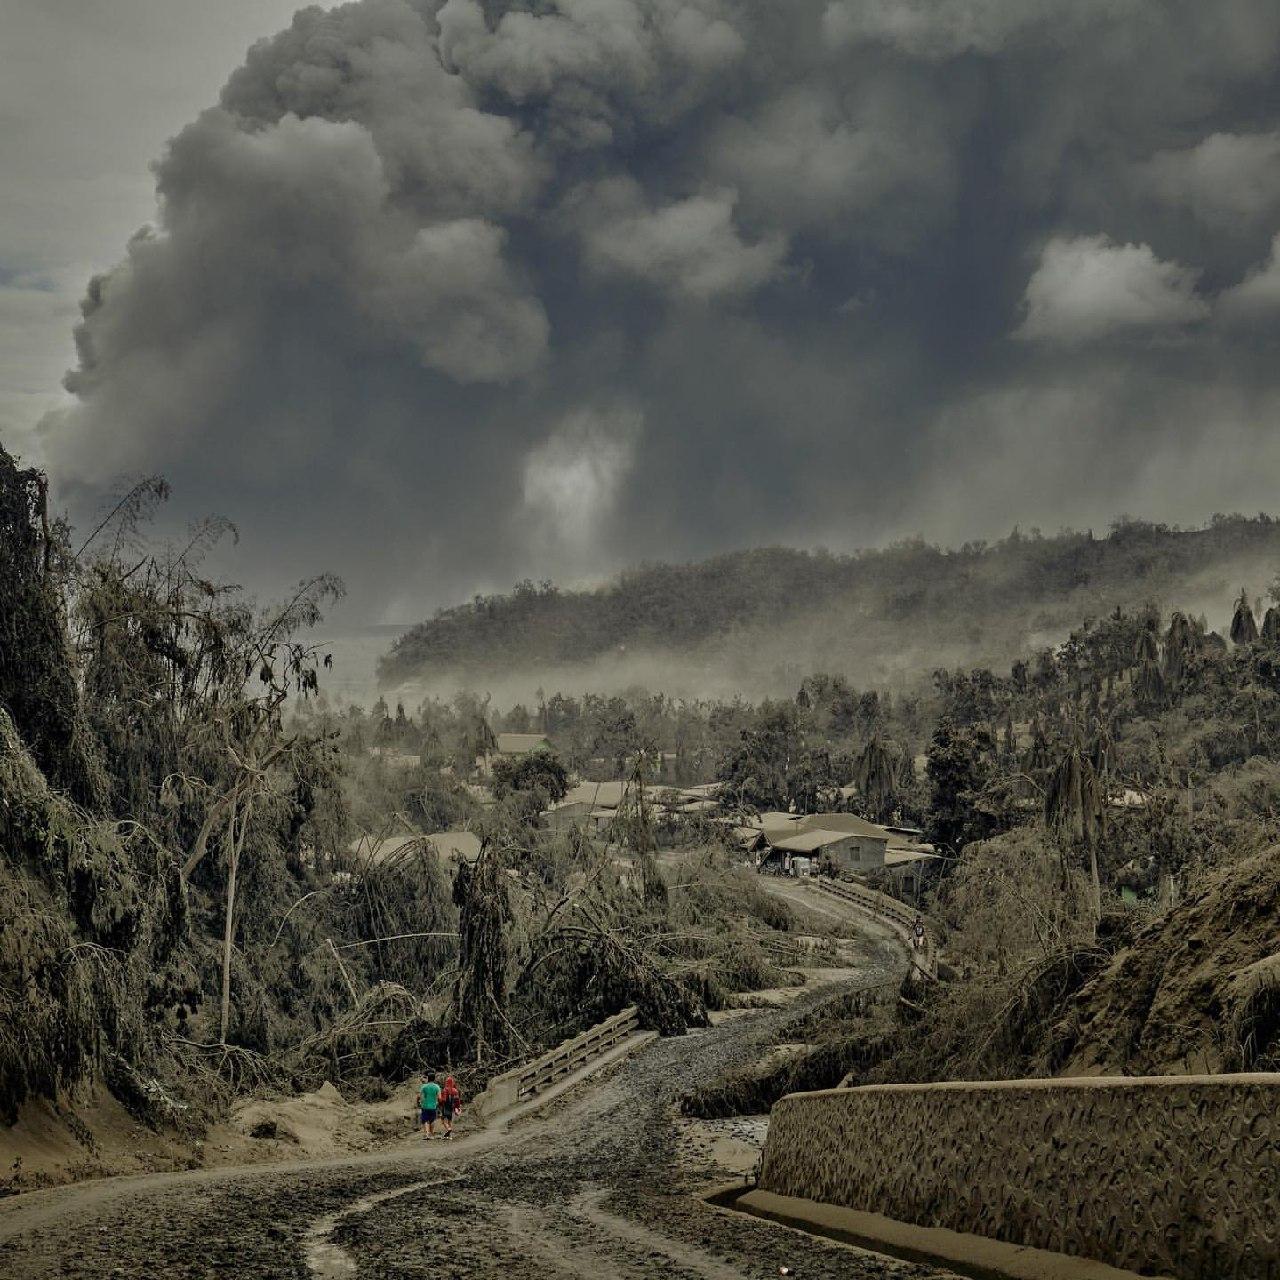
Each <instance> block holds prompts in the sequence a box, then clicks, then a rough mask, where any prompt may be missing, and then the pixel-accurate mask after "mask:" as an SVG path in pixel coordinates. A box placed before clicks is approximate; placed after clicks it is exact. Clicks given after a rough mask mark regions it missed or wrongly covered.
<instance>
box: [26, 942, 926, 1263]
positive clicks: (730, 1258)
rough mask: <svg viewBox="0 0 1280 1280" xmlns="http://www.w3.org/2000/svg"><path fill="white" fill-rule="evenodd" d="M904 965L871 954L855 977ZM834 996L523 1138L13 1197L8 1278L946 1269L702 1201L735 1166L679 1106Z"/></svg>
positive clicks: (547, 1115)
mask: <svg viewBox="0 0 1280 1280" xmlns="http://www.w3.org/2000/svg"><path fill="white" fill-rule="evenodd" d="M889 963H890V961H889V960H888V958H887V955H886V953H885V952H884V951H883V950H881V951H878V952H877V951H875V950H874V949H869V954H868V957H867V964H866V967H865V969H864V971H863V973H862V974H860V975H859V977H858V979H857V981H858V982H859V983H863V982H869V981H873V980H875V979H876V978H877V977H878V976H882V974H883V973H884V972H885V969H884V966H885V965H887V964H889ZM836 990H838V988H832V987H827V988H825V989H822V990H818V991H814V992H811V993H806V994H804V995H802V996H801V997H800V998H799V999H798V1000H797V1001H796V1002H795V1003H794V1004H792V1005H791V1006H790V1007H789V1008H784V1009H769V1010H762V1011H753V1012H750V1013H741V1014H738V1015H734V1016H732V1017H730V1018H728V1019H726V1020H724V1021H722V1022H720V1023H719V1025H717V1026H715V1027H712V1028H709V1029H707V1030H704V1031H699V1032H694V1033H691V1034H689V1035H686V1036H683V1037H679V1038H673V1039H668V1040H660V1041H658V1042H656V1043H654V1044H651V1045H650V1046H648V1047H647V1048H645V1049H643V1050H641V1051H640V1052H639V1053H637V1054H636V1055H634V1056H633V1057H631V1058H630V1059H628V1060H627V1061H625V1062H624V1063H622V1064H621V1065H620V1066H618V1067H617V1068H615V1069H614V1071H613V1073H612V1074H611V1075H610V1076H609V1077H608V1078H606V1079H604V1080H600V1079H597V1080H594V1081H591V1082H589V1083H587V1084H586V1085H584V1086H583V1087H582V1088H581V1089H579V1090H577V1091H575V1092H574V1093H572V1094H570V1095H567V1096H566V1097H565V1098H563V1099H561V1100H560V1101H559V1103H557V1104H555V1105H554V1106H553V1107H551V1108H550V1109H548V1110H546V1111H544V1112H543V1113H541V1114H539V1115H537V1116H536V1117H532V1118H530V1119H528V1120H527V1121H525V1122H524V1123H522V1124H521V1125H518V1126H516V1127H515V1128H513V1129H512V1130H511V1131H510V1132H507V1133H501V1132H499V1131H497V1130H495V1129H490V1130H487V1131H484V1132H481V1133H477V1134H475V1135H473V1136H469V1137H466V1138H460V1139H459V1140H457V1141H455V1142H452V1143H445V1142H443V1141H439V1140H436V1141H434V1142H426V1141H422V1140H415V1141H414V1142H413V1143H412V1145H406V1146H404V1147H402V1148H398V1149H396V1150H394V1151H390V1152H386V1153H384V1154H380V1155H375V1156H365V1157H359V1158H356V1159H345V1160H340V1161H327V1162H323V1163H321V1162H312V1163H309V1164H292V1165H281V1166H272V1167H265V1168H261V1167H260V1168H256V1169H247V1170H246V1169H240V1170H236V1169H224V1170H217V1171H208V1172H196V1173H188V1174H161V1175H154V1176H151V1177H139V1178H121V1179H109V1180H106V1181H102V1182H97V1183H88V1184H83V1185H81V1186H76V1187H63V1188H58V1189H56V1190H52V1191H44V1192H35V1193H32V1194H30V1195H25V1196H19V1197H15V1198H13V1199H11V1200H9V1201H6V1202H2V1203H0V1275H3V1276H5V1277H12V1278H13V1280H53V1278H54V1277H67V1278H68V1280H76V1278H79V1277H85V1278H88V1277H93V1278H94V1280H98V1277H113V1276H122V1277H126V1276H127V1277H151V1276H155V1277H161V1276H164V1277H175V1278H176V1277H182V1278H186V1277H216V1276H236V1277H241V1278H244V1280H256V1278H259V1277H311V1276H328V1277H344V1276H353V1275H355V1276H361V1277H368V1278H369V1280H392V1278H396V1280H399V1278H402V1277H404V1278H408V1277H415V1278H416V1277H423V1278H425V1277H431V1278H432V1280H440V1278H446V1280H454V1278H456V1280H463V1278H469V1277H477V1278H483V1280H496V1278H497V1277H502V1280H519V1278H521V1277H535V1276H536V1277H539V1280H543V1278H545V1277H548V1276H582V1277H615V1276H616V1277H623V1278H626V1277H632V1276H641V1275H644V1276H649V1275H657V1274H659V1273H660V1274H662V1275H665V1276H670V1277H672V1280H684V1278H685V1277H706V1278H709V1280H730V1278H731V1277H740V1276H760V1277H763V1276H776V1275H779V1274H781V1273H782V1272H781V1269H782V1268H783V1267H786V1268H789V1269H790V1271H791V1273H792V1274H794V1275H796V1276H799V1277H811V1278H812V1280H827V1278H829V1280H836V1277H840V1278H842V1280H844V1278H856V1277H863V1276H866V1277H873V1276H874V1277H882V1276H903V1277H907V1276H911V1277H926V1276H941V1275H943V1274H945V1273H942V1272H938V1271H934V1270H931V1269H929V1268H926V1267H919V1266H913V1265H910V1264H906V1263H900V1262H895V1261H891V1260H889V1259H886V1258H882V1257H879V1256H878V1255H874V1254H868V1253H863V1252H860V1251H858V1250H854V1249H850V1248H848V1247H845V1246H841V1245H837V1244H834V1243H828V1242H826V1241H822V1240H818V1239H814V1238H810V1237H807V1236H804V1235H801V1234H799V1233H797V1232H794V1231H790V1230H787V1229H786V1228H783V1227H778V1226H775V1225H772V1224H769V1223H764V1222H760V1221H757V1220H754V1219H750V1218H746V1217H744V1216H741V1215H738V1214H732V1213H729V1212H727V1211H724V1210H719V1209H715V1208H712V1207H710V1206H708V1205H707V1204H705V1203H704V1202H703V1201H702V1200H700V1199H699V1193H701V1192H703V1191H705V1190H707V1189H709V1188H710V1187H712V1186H715V1185H717V1184H722V1183H724V1182H725V1181H726V1179H727V1178H728V1176H729V1172H728V1171H727V1170H726V1168H725V1167H724V1166H723V1165H722V1164H720V1163H719V1161H718V1160H717V1156H716V1146H715V1144H714V1143H711V1142H709V1141H707V1140H705V1135H703V1137H702V1138H699V1136H698V1134H699V1131H698V1130H697V1129H696V1128H695V1129H692V1130H691V1129H690V1128H689V1127H688V1126H687V1125H686V1124H683V1123H681V1122H679V1121H678V1120H677V1118H676V1116H675V1111H674V1107H673V1105H672V1103H673V1100H674V1099H675V1097H676V1096H678V1094H680V1093H681V1092H683V1091H684V1090H685V1089H687V1088H691V1087H694V1086H697V1085H699V1084H705V1083H710V1082H711V1081H712V1080H714V1079H715V1078H716V1077H717V1076H718V1075H719V1074H720V1073H721V1072H723V1071H725V1070H727V1069H730V1068H733V1067H736V1066H739V1065H742V1064H744V1063H748V1062H751V1061H755V1060H758V1059H759V1058H760V1057H761V1056H763V1054H764V1053H765V1052H766V1051H767V1049H768V1046H769V1045H770V1044H771V1043H772V1042H773V1040H775V1039H776V1038H777V1037H778V1035H779V1034H780V1031H781V1028H782V1027H783V1026H784V1024H785V1023H786V1022H787V1021H788V1020H789V1019H791V1018H793V1017H795V1016H796V1015H797V1014H798V1013H802V1012H804V1011H805V1010H806V1009H807V1008H809V1007H812V1006H813V1005H814V1004H816V1003H818V1002H821V1001H823V1000H826V999H829V998H831V996H832V995H833V994H834V993H835V991H836ZM380 1195H381V1196H382V1197H383V1198H380V1199H379V1198H378V1197H379V1196H380Z"/></svg>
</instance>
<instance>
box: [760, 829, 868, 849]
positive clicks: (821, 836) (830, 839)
mask: <svg viewBox="0 0 1280 1280" xmlns="http://www.w3.org/2000/svg"><path fill="white" fill-rule="evenodd" d="M855 838H856V833H853V832H849V831H803V832H801V833H800V835H798V836H786V837H784V838H782V839H779V840H770V841H769V843H770V844H771V845H773V847H774V848H775V849H785V850H786V851H787V852H788V853H812V852H813V851H814V850H815V849H825V848H827V847H828V846H829V845H833V844H839V843H840V842H841V841H842V840H851V839H855Z"/></svg>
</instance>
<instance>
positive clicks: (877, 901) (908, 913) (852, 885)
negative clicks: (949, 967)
mask: <svg viewBox="0 0 1280 1280" xmlns="http://www.w3.org/2000/svg"><path fill="white" fill-rule="evenodd" d="M813 883H814V884H816V885H817V886H818V888H819V889H821V890H823V891H824V892H825V893H829V894H831V895H832V896H833V897H837V898H843V899H844V901H846V902H850V903H853V905H854V906H858V907H861V908H862V909H863V910H864V911H866V912H868V913H869V914H870V915H873V916H875V917H877V918H878V919H880V920H882V921H884V923H885V924H887V925H888V926H889V927H890V928H891V929H893V931H894V932H895V933H896V934H898V936H899V937H900V938H902V940H903V941H904V942H905V943H906V944H907V945H908V947H910V946H911V931H912V926H913V925H914V924H915V922H916V915H917V913H916V912H915V911H913V910H912V909H911V908H910V907H909V906H907V904H906V903H905V902H900V901H899V900H898V899H897V898H893V897H890V896H889V894H887V893H881V892H880V891H879V890H878V889H871V888H869V887H868V886H867V885H865V884H858V883H857V882H856V881H852V880H827V879H823V878H821V877H819V878H817V879H815V880H814V881H813ZM911 957H912V961H913V963H914V964H915V965H916V967H917V968H918V969H920V971H921V972H923V973H925V974H927V975H928V976H929V977H931V978H936V977H937V976H938V949H937V947H936V946H935V945H934V941H933V938H932V937H931V936H930V935H929V933H928V932H927V931H926V933H925V939H924V954H923V955H919V954H918V953H917V952H916V951H915V950H914V949H913V950H912V952H911Z"/></svg>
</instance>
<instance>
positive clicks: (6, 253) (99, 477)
mask: <svg viewBox="0 0 1280 1280" xmlns="http://www.w3.org/2000/svg"><path fill="white" fill-rule="evenodd" d="M531 7H532V6H530V5H528V4H519V3H504V2H502V0H483V3H482V2H480V0H447V2H445V0H359V2H358V3H355V4H351V5H347V6H344V7H343V8H341V9H338V10H334V11H333V12H332V13H325V12H324V11H323V10H321V9H309V10H305V11H303V12H301V13H300V14H299V15H298V16H297V17H295V18H293V19H292V22H291V21H290V15H291V9H292V6H291V5H287V4H279V3H271V2H264V0H252V2H251V0H223V2H222V3H219V4H216V5H215V4H209V3H207V2H203V3H200V4H196V3H193V2H192V0H115V2H114V3H112V4H111V5H109V6H108V5H103V4H98V3H89V2H88V0H0V31H2V32H3V45H0V59H2V60H3V65H2V66H0V166H2V169H0V172H2V173H3V182H2V183H0V438H2V439H3V440H4V442H5V444H6V445H7V446H8V447H9V448H10V449H14V450H16V451H18V452H20V453H22V454H23V455H24V456H26V457H28V458H30V459H32V460H35V461H39V462H41V463H42V464H44V465H46V466H48V467H49V469H50V471H51V473H52V475H53V478H54V480H55V482H56V485H57V492H58V493H59V494H60V495H61V496H62V498H63V501H65V502H66V503H68V504H69V505H70V507H71V510H72V511H73V513H74V514H75V515H76V516H77V518H78V519H80V520H81V521H83V519H85V518H87V513H89V512H91V511H92V510H93V509H94V508H95V505H96V504H98V503H100V502H101V501H102V500H103V498H104V495H106V494H108V493H110V492H111V491H112V489H113V487H114V486H115V485H117V484H118V483H120V481H121V479H122V478H123V477H127V476H129V475H135V474H138V473H142V472H156V471H159V472H163V473H164V474H166V475H167V476H168V477H169V478H170V480H171V481H172V483H173V485H174V488H175V496H174V500H173V503H172V504H171V505H172V515H173V517H174V518H178V519H186V518H189V517H193V516H196V515H199V514H202V513H205V512H218V513H220V514H224V515H227V516H229V517H231V518H232V519H233V520H235V521H236V522H237V524H238V525H239V526H240V529H241V533H242V541H241V547H240V550H239V552H238V555H239V559H238V560H237V561H236V562H235V563H234V565H233V567H234V569H235V571H236V573H237V574H238V575H239V576H241V577H243V578H245V579H246V580H248V581H250V582H252V583H253V584H254V585H255V586H259V587H264V588H266V587H271V586H273V585H275V586H279V585H281V584H283V583H285V582H288V581H292V580H295V579H296V578H298V577H299V576H301V575H303V574H304V573H310V572H314V571H317V570H319V569H323V568H332V569H335V570H337V571H338V572H340V573H341V574H342V575H343V576H344V577H345V578H346V579H347V582H348V585H349V587H350V588H351V591H352V603H351V605H350V608H351V610H352V611H353V616H355V615H358V616H360V617H367V618H368V619H369V620H371V621H378V620H403V619H412V618H415V617H418V616H421V615H422V613H423V612H424V611H426V610H428V609H429V608H431V607H433V606H435V605H437V604H439V603H443V602H448V601H452V600H455V599H458V598H466V597H468V596H469V595H470V594H471V593H472V592H473V591H474V590H479V589H492V588H500V587H506V586H508V585H509V584H510V583H511V582H512V581H514V580H515V579H517V578H520V577H524V576H532V577H535V578H542V577H552V578H556V579H558V580H579V579H583V578H588V577H591V576H592V575H598V574H601V573H603V572H606V571H608V570H610V569H612V568H616V567H620V566H622V565H624V564H627V563H632V562H635V561H638V560H643V559H659V558H662V559H672V558H677V559H683V558H688V557H691V556H695V555H702V554H706V553H708V552H712V551H716V550H725V549H730V548H734V547H739V546H745V545H752V544H758V543H762V542H765V543H767V542H791V543H801V544H815V543H823V544H826V545H828V546H831V547H833V548H839V549H845V548H852V547H854V546H857V545H862V544H868V543H879V542H883V541H885V540H887V539H890V538H896V537H901V536H905V535H909V534H913V533H917V532H919V533H923V534H924V535H926V536H928V537H931V538H939V539H944V540H964V539H966V538H972V537H983V536H988V537H989V536H996V535H999V534H1001V533H1003V532H1007V531H1008V529H1010V528H1011V527H1012V526H1013V525H1015V524H1021V525H1022V526H1023V527H1024V528H1026V527H1027V526H1029V525H1040V526H1043V527H1044V528H1046V529H1056V528H1058V527H1059V526H1062V525H1074V526H1077V527H1083V526H1093V527H1097V528H1100V527H1105V525H1106V524H1107V522H1108V521H1109V520H1110V519H1111V518H1113V517H1114V516H1116V515H1118V514H1120V513H1122V512H1125V513H1131V514H1135V515H1145V516H1150V517H1155V518H1162V519H1167V520H1172V521H1175V522H1182V523H1192V522H1198V521H1202V520H1204V519H1206V518H1207V517H1208V516H1209V515H1210V514H1211V513H1212V512H1214V511H1216V510H1234V509H1239V510H1245V511H1257V510H1259V509H1269V510H1273V511H1274V510H1276V509H1277V508H1278V507H1280V502H1277V501H1276V497H1275V495H1276V491H1277V481H1278V480H1280V436H1278V435H1277V431H1276V426H1275V424H1276V417H1277V409H1278V408H1280V373H1277V371H1276V370H1277V368H1280V360H1277V351H1276V339H1277V336H1280V245H1278V242H1277V239H1276V237H1277V233H1280V119H1278V118H1277V114H1278V110H1280V108H1278V104H1280V96H1278V94H1277V90H1278V89H1280V56H1278V55H1280V6H1277V5H1276V4H1275V3H1274V0H1217V3H1214V4H1212V5H1206V4H1204V3H1203V0H1194V2H1193V0H1074V2H1073V3H1070V4H1065V3H1060V2H1059V0H949V2H948V0H789V2H788V3H786V4H778V3H776V2H775V0H546V2H545V3H541V4H539V5H538V6H536V8H537V13H536V14H534V13H531V12H529V9H530V8H531ZM275 32H279V33H280V34H278V35H274V37H273V38H272V39H270V40H268V41H266V42H264V43H261V44H259V45H257V46H256V47H255V48H254V50H253V52H252V53H251V54H249V55H248V57H247V59H246V50H247V49H248V47H249V46H250V44H251V43H253V42H254V41H255V40H256V39H258V38H259V37H264V36H272V35H273V33H275ZM150 165H154V166H155V168H154V170H152V169H151V168H149V166H150ZM157 188H158V193H159V204H157ZM144 224H146V225H148V226H149V228H150V229H149V230H148V231H146V232H145V233H144V234H142V235H136V234H135V233H136V232H138V230H139V228H141V227H143V226H144ZM95 275H97V277H98V278H97V279H96V280H95V281H94V282H93V283H92V284H90V278H91V277H93V276H95ZM86 297H87V298H88V301H87V302H86V304H85V309H86V317H87V318H86V319H85V321H84V323H83V325H82V326H81V328H80V331H79V350H78V352H77V350H76V347H75V346H74V345H73V341H72V331H73V328H74V326H75V325H76V324H77V322H78V321H79V317H80V301H81V299H82V298H86ZM68 370H71V371H72V373H71V376H70V378H69V380H68V387H69V390H68V391H62V390H61V389H60V387H59V383H60V380H61V378H62V376H63V374H64V372H66V371H68Z"/></svg>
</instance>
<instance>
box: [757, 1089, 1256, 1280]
mask: <svg viewBox="0 0 1280 1280" xmlns="http://www.w3.org/2000/svg"><path fill="white" fill-rule="evenodd" d="M760 1186H761V1187H763V1188H764V1189H765V1190H767V1191H772V1192H776V1193H778V1194H779V1195H787V1196H798V1197H803V1198H806V1199H809V1200H816V1201H821V1202H824V1203H827V1204H834V1205H842V1206H845V1207H847V1208H850V1209H858V1210H864V1211H868V1212H874V1213H882V1214H886V1215H887V1216H889V1217H891V1218H895V1219H898V1220H899V1221H902V1222H910V1223H915V1224H916V1225H919V1226H934V1227H946V1228H950V1229H951V1230H953V1231H965V1232H972V1233H974V1234H976V1235H984V1236H989V1237H991V1238H993V1239H997V1240H1006V1241H1012V1242H1015V1243H1019V1244H1025V1245H1031V1246H1034V1247H1036V1248H1041V1249H1052V1250H1056V1251H1057V1252H1060V1253H1067V1254H1074V1255H1076V1256H1081V1257H1090V1258H1096V1259H1099V1260H1102V1261H1105V1262H1110V1263H1112V1264H1113V1265H1115V1266H1119V1267H1126V1268H1128V1269H1130V1270H1133V1271H1142V1272H1146V1273H1149V1274H1151V1273H1154V1274H1161V1275H1170V1276H1178V1277H1182V1278H1183V1280H1226V1277H1236V1278H1238V1280H1280V1075H1234V1076H1153V1077H1098V1078H1088V1079H1073V1080H1012V1081H1001V1082H997V1083H990V1084H986V1083H984V1084H936V1085H877V1086H870V1087H866V1088H861V1089H833V1090H827V1091H825V1092H822V1093H802V1094H792V1095H790V1096H788V1097H785V1098H783V1099H781V1100H780V1101H779V1102H778V1103H776V1104H775V1106H774V1108H773V1112H772V1114H771V1116H770V1119H769V1135H768V1140H767V1142H766V1144H765V1152H764V1161H763V1166H762V1169H761V1175H760Z"/></svg>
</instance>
